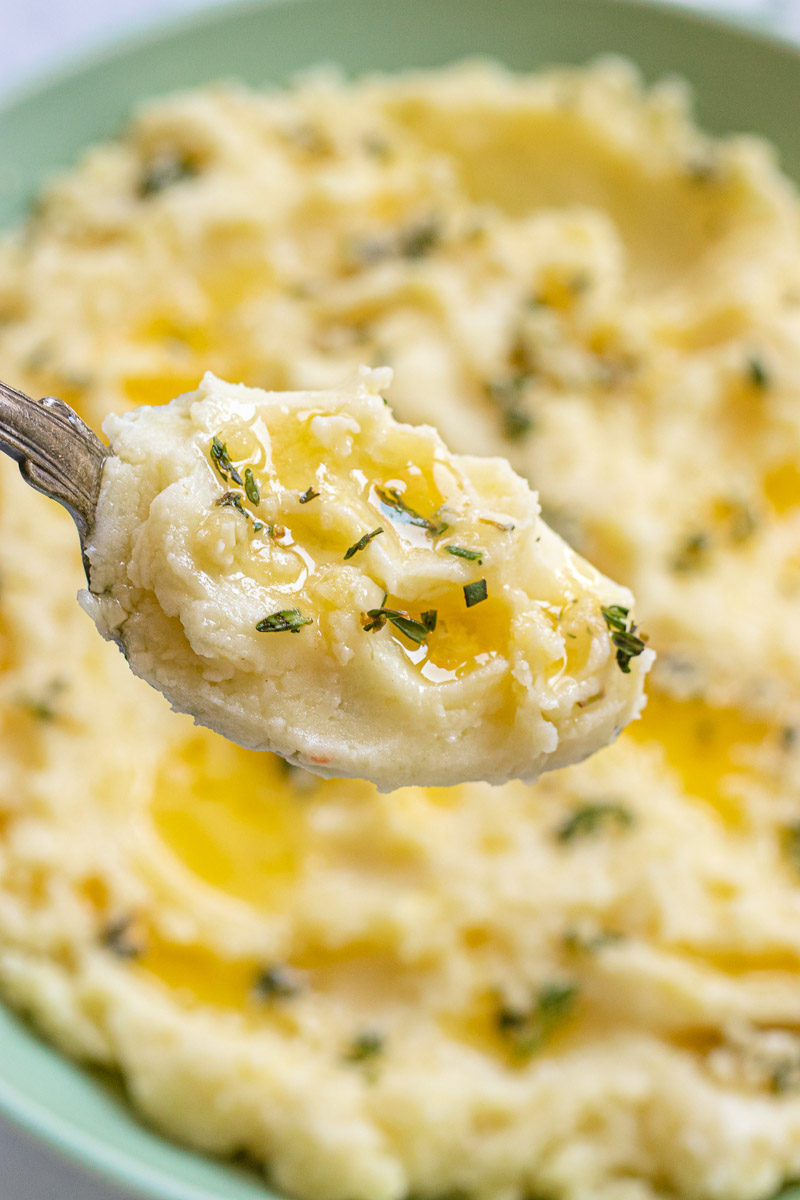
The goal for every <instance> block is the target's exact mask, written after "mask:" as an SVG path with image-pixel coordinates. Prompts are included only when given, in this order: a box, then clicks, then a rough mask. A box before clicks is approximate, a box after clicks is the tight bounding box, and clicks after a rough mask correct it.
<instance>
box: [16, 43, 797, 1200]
mask: <svg viewBox="0 0 800 1200" xmlns="http://www.w3.org/2000/svg"><path fill="white" fill-rule="evenodd" d="M799 215H800V204H798V198H797V195H796V193H795V192H794V191H793V190H792V188H791V187H790V186H789V184H788V183H787V182H786V181H785V180H784V179H783V178H782V177H781V176H780V174H779V173H778V171H777V169H776V167H775V164H774V162H773V159H772V155H771V153H770V151H769V150H768V148H766V147H764V146H763V145H761V144H759V143H757V142H754V141H752V140H749V139H739V140H734V141H730V142H724V143H717V142H709V141H708V140H706V139H705V138H703V137H702V136H701V135H700V134H699V133H698V132H697V131H696V130H695V129H694V128H693V127H692V125H691V123H690V122H689V120H688V118H687V117H686V115H685V97H684V93H683V90H682V89H681V88H680V87H678V86H677V85H674V84H668V85H663V86H659V87H657V88H655V89H654V90H653V91H651V92H647V93H645V92H643V91H642V89H641V87H640V85H639V84H638V83H637V81H636V79H635V77H634V76H633V74H632V73H631V71H630V70H629V69H627V68H625V67H624V66H621V65H620V64H618V63H615V64H603V65H601V66H599V67H596V68H591V69H588V70H585V71H568V72H564V71H556V72H554V73H551V74H547V75H542V76H537V77H534V78H517V77H512V76H509V75H506V74H504V73H503V72H501V71H500V70H497V69H494V68H487V67H482V66H466V67H459V68H455V69H453V70H449V71H442V72H439V73H436V74H432V75H422V76H410V77H406V78H400V79H391V80H376V81H371V82H366V83H364V84H360V85H358V86H347V87H344V86H339V85H337V84H336V83H335V82H330V81H328V80H324V79H323V80H309V81H307V82H306V83H304V84H303V85H302V86H298V87H296V88H294V89H293V90H292V91H290V92H285V93H281V94H279V95H273V96H260V95H252V94H250V93H246V92H242V91H238V90H235V89H227V88H217V89H213V90H210V91H207V92H198V93H192V94H189V95H184V96H178V97H176V98H174V99H170V100H166V101H162V102H158V103H156V104H154V105H152V106H151V107H149V108H147V109H146V110H144V111H143V112H142V113H141V114H140V115H139V116H138V117H137V119H136V120H135V122H134V124H133V126H132V127H131V129H130V130H129V131H128V132H127V133H126V135H125V137H124V138H123V139H122V140H121V141H119V142H117V143H114V144H113V145H110V146H105V147H100V148H98V149H96V150H93V151H91V152H90V153H89V154H88V155H87V157H86V158H85V160H84V161H83V163H82V164H81V165H80V166H79V168H78V169H76V170H75V171H73V172H72V173H70V174H68V175H66V176H64V177H63V178H62V179H60V180H58V181H56V183H55V184H54V186H53V187H52V188H51V189H50V191H49V192H48V194H47V196H46V197H45V198H44V200H43V201H42V203H41V205H40V206H39V208H38V209H37V212H36V214H35V215H34V217H33V218H32V220H31V222H30V223H29V224H28V226H27V227H26V229H25V230H24V231H23V232H22V233H21V234H20V235H19V236H17V237H16V238H15V239H13V240H12V241H11V242H10V243H9V245H8V246H7V247H6V248H5V249H4V251H3V252H2V262H1V264H0V313H2V321H3V323H2V327H0V360H1V361H2V370H3V376H4V377H5V378H8V379H10V380H11V381H13V382H15V383H19V384H20V385H21V386H23V387H26V388H27V390H29V391H36V392H37V393H39V394H41V393H45V392H52V393H55V394H58V395H61V396H63V397H64V398H65V399H66V400H68V401H71V402H74V403H76V404H77V405H78V406H79V407H80V409H81V411H82V412H83V413H84V415H85V416H87V417H88V418H89V419H90V421H91V422H92V423H93V424H95V425H96V426H99V423H100V421H101V420H102V419H103V417H104V416H105V414H106V412H107V411H108V409H109V408H110V407H111V408H114V409H115V410H116V411H118V412H119V413H123V412H125V411H126V410H127V409H129V408H130V407H131V406H133V405H136V404H140V403H150V402H152V401H153V398H154V397H160V398H163V399H164V400H165V401H166V400H168V399H171V398H172V397H173V396H175V395H177V394H178V393H180V392H182V391H186V390H190V389H193V388H195V387H197V384H198V381H199V379H200V376H201V374H202V371H203V369H204V368H205V367H206V366H210V367H211V369H213V371H214V372H215V373H216V374H217V375H219V376H221V377H223V378H227V379H233V380H247V381H248V382H249V383H251V384H253V385H257V386H265V387H269V388H276V389H286V388H290V389H301V390H302V389H310V388H317V387H323V386H329V385H330V384H331V383H332V382H333V383H336V382H343V381H345V380H346V379H347V378H349V377H350V376H351V375H352V373H353V371H354V370H355V369H356V368H357V365H358V363H360V362H367V363H370V364H374V365H391V366H392V367H393V368H394V371H395V382H394V385H393V389H392V405H393V409H394V411H395V413H396V415H397V416H398V418H400V419H403V420H410V421H419V420H428V421H431V422H433V423H434V424H435V425H436V426H437V427H438V428H439V429H440V431H441V432H442V434H443V436H444V438H445V440H446V441H447V442H448V443H449V444H450V445H452V447H453V448H454V449H455V450H457V451H459V452H464V453H478V454H496V453H500V454H504V455H506V456H510V457H511V458H512V460H513V462H514V464H515V465H516V466H517V467H518V468H519V469H520V470H523V471H524V472H525V473H526V474H527V475H528V476H529V478H531V479H532V480H534V481H535V484H536V486H537V487H538V488H539V489H540V494H541V498H542V504H543V507H544V509H545V513H546V516H547V517H548V519H549V520H550V521H551V522H552V523H554V524H555V525H556V526H557V528H558V529H559V530H560V531H561V532H563V533H565V534H566V535H567V536H568V537H569V538H570V539H572V540H574V541H575V542H576V543H577V545H578V548H579V549H580V550H581V551H582V552H584V553H586V554H587V555H588V556H589V557H590V558H591V559H592V560H593V561H594V562H596V563H597V564H598V565H599V566H600V567H601V568H602V569H604V570H606V571H608V573H609V574H611V575H613V576H615V577H617V578H620V579H622V580H623V582H624V583H626V584H628V585H629V586H631V587H632V588H633V590H634V592H635V593H636V594H637V599H638V602H639V607H638V610H637V611H638V614H639V617H640V619H641V621H642V624H643V625H644V627H645V628H647V630H648V632H649V633H650V634H651V645H653V646H654V647H655V648H656V650H657V651H658V652H659V658H658V660H657V666H656V667H655V668H654V671H653V673H652V674H653V675H654V676H655V687H653V686H650V687H649V689H648V690H649V691H650V693H651V695H650V700H649V703H648V706H647V709H646V710H645V714H644V717H643V719H642V720H641V721H639V722H636V723H634V725H632V726H631V728H630V730H628V731H626V732H625V733H623V734H622V736H621V737H620V738H619V739H618V740H617V742H616V743H615V744H614V745H613V746H612V747H611V748H609V749H608V750H604V751H602V752H601V753H600V754H598V755H596V756H594V757H593V758H592V759H590V760H589V761H587V762H586V763H584V764H582V765H580V766H577V767H571V768H569V769H567V770H565V771H562V772H558V773H554V774H551V775H548V776H546V777H544V778H543V780H542V781H540V782H539V783H538V784H536V785H535V786H533V787H531V786H527V785H524V784H520V783H510V784H507V785H506V786H504V787H502V788H498V789H490V788H489V787H487V786H485V785H480V784H473V785H463V786H460V787H457V788H451V789H430V790H422V789H417V788H404V789H401V790H400V791H397V792H395V793H393V794H390V795H379V794H377V793H376V792H375V789H374V788H373V787H371V786H370V785H368V784H364V783H360V782H355V781H350V782H347V781H342V780H323V781H320V780H316V779H314V778H310V777H309V776H307V775H306V774H304V773H303V772H300V771H297V770H295V769H286V768H284V766H283V765H282V763H281V761H279V760H277V759H274V758H269V757H266V756H264V755H258V754H253V753H249V752H247V751H244V750H240V749H238V748H236V747H234V746H232V745H231V744H229V743H227V742H224V741H222V740H221V739H219V738H217V737H215V736H214V735H212V734H210V733H208V732H206V731H203V730H197V729H194V728H193V727H192V725H191V723H190V721H189V720H188V719H187V718H184V717H181V716H178V715H175V714H171V713H170V712H169V711H168V709H167V706H166V704H165V702H164V700H163V698H162V697H160V696H158V695H157V694H156V693H154V692H153V691H152V690H151V689H150V688H148V687H147V685H146V684H145V683H143V682H142V681H141V680H137V679H135V678H134V677H133V676H132V675H131V674H130V672H129V671H128V670H127V668H126V666H125V663H124V662H123V660H122V658H121V657H120V655H119V654H117V652H116V650H115V648H114V647H113V646H110V645H107V644H106V643H103V642H102V641H101V640H100V639H99V638H98V637H97V633H96V631H95V630H94V628H93V626H92V624H91V622H90V621H89V620H88V619H87V618H86V617H85V615H84V614H82V613H81V612H80V611H79V610H78V609H77V606H76V605H75V600H74V596H75V592H76V591H77V590H78V588H79V587H80V586H81V576H80V567H79V563H78V556H77V554H76V552H75V542H74V537H75V535H74V530H73V528H72V526H71V523H70V521H69V519H68V518H67V517H66V515H65V514H62V513H60V512H59V511H57V510H55V508H54V506H53V505H52V504H50V503H48V502H47V501H46V500H44V499H42V498H41V497H39V496H37V495H35V494H33V493H31V492H30V490H29V489H27V488H26V487H25V485H24V484H23V483H22V481H21V480H19V479H18V478H17V473H16V471H15V469H14V468H13V466H12V465H11V464H7V469H5V470H4V471H2V472H0V480H1V481H2V493H3V495H2V501H3V502H2V539H0V581H1V582H2V592H0V602H1V603H2V624H1V625H0V656H2V663H3V674H2V677H0V691H1V693H2V698H3V708H2V713H3V718H2V720H3V723H2V745H3V754H2V758H1V759H0V771H2V789H1V790H0V795H1V796H2V810H1V812H2V816H1V817H0V822H1V823H2V824H1V827H2V834H1V835H0V980H2V990H3V993H4V995H5V997H6V998H7V1000H8V1001H9V1002H10V1003H12V1004H14V1005H15V1006H17V1007H19V1008H21V1009H23V1010H25V1011H27V1012H29V1013H31V1014H32V1016H33V1017H34V1019H35V1020H36V1021H37V1023H38V1024H39V1025H40V1026H41V1028H43V1029H44V1030H45V1031H46V1032H47V1034H48V1035H49V1036H50V1037H51V1038H53V1039H54V1040H55V1041H56V1042H57V1043H58V1045H59V1046H61V1047H63V1048H64V1049H65V1050H66V1051H67V1052H69V1053H70V1054H73V1055H75V1056H77V1057H79V1058H82V1059H86V1060H89V1061H94V1062H99V1063H103V1064H106V1065H108V1066H114V1067H118V1068H119V1069H120V1071H121V1072H122V1074H123V1076H124V1078H125V1079H126V1081H127V1086H128V1089H129V1091H130V1094H131V1097H132V1099H133V1101H134V1103H135V1104H136V1105H137V1107H138V1108H139V1110H141V1112H143V1113H144V1114H146V1115H147V1117H148V1118H149V1119H150V1120H151V1121H153V1122H154V1123H156V1124H157V1125H158V1126H159V1127H160V1128H162V1129H163V1130H164V1131H166V1132H167V1133H169V1134H171V1135H173V1136H176V1137H179V1138H181V1139H183V1140H185V1141H187V1142H189V1143H191V1144H193V1145H196V1146H199V1147H203V1148H206V1149H208V1150H210V1151H214V1152H219V1153H223V1154H227V1153H234V1152H237V1151H245V1152H247V1154H248V1155H249V1156H250V1157H251V1158H255V1159H257V1160H258V1161H260V1162H265V1163H266V1164H268V1170H269V1173H270V1177H271V1179H272V1180H273V1182H274V1183H275V1185H276V1186H277V1187H278V1188H279V1189H283V1190H285V1191H287V1192H293V1193H295V1194H297V1195H299V1196H302V1197H305V1198H307V1200H312V1198H313V1200H401V1198H404V1197H406V1196H407V1195H409V1194H413V1195H415V1196H417V1197H425V1198H426V1200H429V1198H434V1197H438V1198H439V1200H441V1197H444V1196H453V1195H454V1194H456V1195H457V1194H459V1193H466V1194H468V1195H474V1196H476V1197H479V1198H480V1200H522V1197H526V1196H529V1195H534V1194H535V1195H548V1196H553V1197H558V1198H559V1200H586V1198H587V1197H591V1200H653V1198H654V1197H668V1196H676V1195H677V1196H680V1197H681V1198H682V1200H683V1198H689V1197H691V1198H696V1200H700V1198H702V1200H712V1198H713V1200H766V1198H767V1197H769V1196H770V1195H771V1194H772V1193H773V1192H774V1191H775V1190H777V1188H778V1187H779V1185H780V1183H781V1181H782V1180H784V1179H786V1178H791V1177H793V1176H797V1175H798V1174H800V1088H798V1083H799V1082H800V1037H798V1029H800V783H799V782H798V779H799V778H800V772H799V771H798V766H799V764H800V749H798V733H797V731H798V729H799V728H800V715H799V714H798V706H799V705H800V638H798V637H797V633H796V624H797V612H798V604H800V470H798V463H799V462H800V246H799V244H798V229H799V228H800V222H799V220H798V217H799ZM334 372H335V373H337V378H336V379H333V373H334ZM434 397H435V398H436V399H435V405H434V401H433V398H434Z"/></svg>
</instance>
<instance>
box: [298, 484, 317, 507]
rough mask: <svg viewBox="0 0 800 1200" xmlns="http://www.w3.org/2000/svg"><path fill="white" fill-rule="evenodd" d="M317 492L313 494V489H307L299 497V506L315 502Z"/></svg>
mask: <svg viewBox="0 0 800 1200" xmlns="http://www.w3.org/2000/svg"><path fill="white" fill-rule="evenodd" d="M318 495H319V492H315V491H314V489H313V487H308V488H306V490H305V491H304V492H303V494H302V496H301V497H300V503H301V504H308V502H309V500H316V498H317V496H318Z"/></svg>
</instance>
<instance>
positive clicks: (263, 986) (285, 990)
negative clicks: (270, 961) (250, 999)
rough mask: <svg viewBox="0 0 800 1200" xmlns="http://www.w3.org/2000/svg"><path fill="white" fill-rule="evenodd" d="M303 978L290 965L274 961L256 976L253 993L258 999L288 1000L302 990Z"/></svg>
mask: <svg viewBox="0 0 800 1200" xmlns="http://www.w3.org/2000/svg"><path fill="white" fill-rule="evenodd" d="M302 988H303V980H302V978H301V976H300V974H299V972H297V971H293V970H292V969H291V967H287V966H284V965H283V964H280V963H276V964H274V965H273V966H271V967H265V969H264V970H263V971H260V972H259V974H258V975H257V976H256V980H255V983H254V984H253V995H254V996H255V997H256V999H258V1000H289V999H290V998H291V997H292V996H296V995H297V994H298V992H300V991H302Z"/></svg>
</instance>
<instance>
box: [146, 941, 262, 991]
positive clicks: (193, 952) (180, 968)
mask: <svg viewBox="0 0 800 1200" xmlns="http://www.w3.org/2000/svg"><path fill="white" fill-rule="evenodd" d="M136 968H137V970H138V971H140V972H141V973H142V974H144V975H148V976H150V977H151V978H154V979H157V980H158V981H159V982H160V983H162V984H165V985H166V986H167V987H168V988H170V989H171V990H172V991H174V992H177V993H179V994H180V995H181V997H182V998H183V999H184V1000H193V1001H196V1002H200V1003H201V1004H211V1005H214V1006H215V1007H219V1008H238V1009H242V1008H244V1007H245V1006H246V1005H247V1003H248V1001H249V1000H250V999H251V996H252V991H253V985H254V983H255V980H256V979H257V978H258V964H257V963H255V962H243V961H240V960H238V961H237V960H233V961H225V960H223V959H221V958H220V957H218V956H217V955H215V954H214V953H212V951H210V950H207V949H206V948H205V947H203V946H199V945H182V944H178V943H175V942H167V941H164V940H162V939H161V938H159V937H157V936H156V935H154V934H152V933H151V934H149V935H148V937H147V939H146V949H145V951H144V953H143V954H142V955H141V956H140V957H139V958H138V959H137V960H136Z"/></svg>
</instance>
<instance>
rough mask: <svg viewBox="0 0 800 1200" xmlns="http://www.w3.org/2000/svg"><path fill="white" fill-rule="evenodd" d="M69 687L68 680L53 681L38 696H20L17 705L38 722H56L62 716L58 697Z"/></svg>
mask: <svg viewBox="0 0 800 1200" xmlns="http://www.w3.org/2000/svg"><path fill="white" fill-rule="evenodd" d="M68 686H69V685H68V683H67V681H66V679H61V678H56V679H51V680H50V682H49V683H48V684H47V686H46V687H44V688H43V689H42V691H41V692H40V693H39V695H38V696H20V698H19V699H18V700H17V701H16V703H17V705H18V706H19V707H20V708H22V709H24V710H25V712H27V713H30V715H31V716H32V717H35V718H36V720H37V721H43V722H45V721H55V720H56V719H57V717H58V716H59V715H60V714H59V708H58V703H57V701H58V697H59V696H60V695H61V693H62V692H63V691H65V690H66V688H67V687H68Z"/></svg>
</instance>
